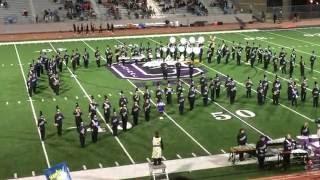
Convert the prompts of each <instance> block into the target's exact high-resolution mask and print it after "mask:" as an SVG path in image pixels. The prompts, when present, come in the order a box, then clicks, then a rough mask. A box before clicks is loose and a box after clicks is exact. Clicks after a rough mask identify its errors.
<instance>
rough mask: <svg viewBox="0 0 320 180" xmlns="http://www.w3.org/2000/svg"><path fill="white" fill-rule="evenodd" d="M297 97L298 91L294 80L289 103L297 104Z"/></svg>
mask: <svg viewBox="0 0 320 180" xmlns="http://www.w3.org/2000/svg"><path fill="white" fill-rule="evenodd" d="M298 97H299V92H298V88H297V85H296V82H294V84H293V87H292V99H291V105H292V106H297V105H298V103H297V99H298Z"/></svg>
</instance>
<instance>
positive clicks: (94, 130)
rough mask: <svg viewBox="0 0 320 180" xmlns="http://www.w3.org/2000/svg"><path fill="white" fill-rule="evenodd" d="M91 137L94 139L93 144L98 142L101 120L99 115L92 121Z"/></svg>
mask: <svg viewBox="0 0 320 180" xmlns="http://www.w3.org/2000/svg"><path fill="white" fill-rule="evenodd" d="M91 130H92V133H91V137H92V142H93V143H96V142H97V141H98V131H99V120H98V117H97V115H95V116H94V117H93V119H91Z"/></svg>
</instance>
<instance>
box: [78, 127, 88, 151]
mask: <svg viewBox="0 0 320 180" xmlns="http://www.w3.org/2000/svg"><path fill="white" fill-rule="evenodd" d="M86 134H87V129H86V127H85V126H84V124H83V122H81V123H80V126H79V138H80V145H81V147H82V148H84V147H85V142H86Z"/></svg>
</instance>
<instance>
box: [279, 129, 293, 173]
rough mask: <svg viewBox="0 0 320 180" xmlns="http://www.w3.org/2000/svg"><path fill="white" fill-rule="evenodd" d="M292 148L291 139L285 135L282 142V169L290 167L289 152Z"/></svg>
mask: <svg viewBox="0 0 320 180" xmlns="http://www.w3.org/2000/svg"><path fill="white" fill-rule="evenodd" d="M293 147H294V142H293V140H292V139H291V136H290V134H288V135H287V137H286V138H285V140H284V142H283V153H282V155H283V168H284V169H285V170H286V169H287V168H289V166H290V155H291V150H292V149H293Z"/></svg>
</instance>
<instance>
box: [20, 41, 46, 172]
mask: <svg viewBox="0 0 320 180" xmlns="http://www.w3.org/2000/svg"><path fill="white" fill-rule="evenodd" d="M14 48H15V51H16V54H17V59H18V61H19V64H21V59H20V54H19V51H18V49H17V46H16V45H14ZM20 70H21V74H22V77H23V80H24V85H25V88H26V92H27V95H28V98H29V102H30V107H31V110H32V114H33V118H34V122H35V125H36V127H37V131H38V135H39V139H40V142H41V146H42V150H43V154H44V157H45V159H46V163H47V167H48V168H50V167H51V166H50V161H49V157H48V153H47V150H46V146H45V144H44V142H43V141H42V140H41V135H40V130H39V128H38V118H37V115H36V111H35V108H34V105H33V101H32V98H31V97H30V96H29V92H28V86H27V79H26V76H25V74H24V71H23V67H22V65H20Z"/></svg>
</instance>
